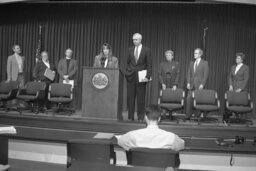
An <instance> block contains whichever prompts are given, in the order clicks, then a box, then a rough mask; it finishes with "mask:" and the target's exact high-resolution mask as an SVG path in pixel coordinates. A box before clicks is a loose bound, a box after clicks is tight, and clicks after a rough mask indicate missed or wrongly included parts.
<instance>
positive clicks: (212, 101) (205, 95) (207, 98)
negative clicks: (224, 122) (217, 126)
mask: <svg viewBox="0 0 256 171" xmlns="http://www.w3.org/2000/svg"><path fill="white" fill-rule="evenodd" d="M192 98H193V107H194V109H196V110H199V111H201V112H203V116H202V117H200V118H196V119H195V120H198V123H199V124H200V122H206V123H211V122H218V119H217V118H211V117H208V116H207V114H208V113H209V112H214V111H219V110H220V101H219V99H218V94H217V92H216V91H215V90H207V89H203V90H195V91H193V92H192Z"/></svg>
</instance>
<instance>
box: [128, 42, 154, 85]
mask: <svg viewBox="0 0 256 171" xmlns="http://www.w3.org/2000/svg"><path fill="white" fill-rule="evenodd" d="M134 50H135V46H133V47H131V48H129V50H128V56H127V66H126V72H125V77H126V80H127V81H128V82H138V71H141V70H147V75H146V77H147V78H148V79H150V77H151V73H152V59H151V54H150V49H149V48H148V47H146V46H143V45H142V48H141V52H140V56H139V59H138V61H137V63H136V61H135V56H134Z"/></svg>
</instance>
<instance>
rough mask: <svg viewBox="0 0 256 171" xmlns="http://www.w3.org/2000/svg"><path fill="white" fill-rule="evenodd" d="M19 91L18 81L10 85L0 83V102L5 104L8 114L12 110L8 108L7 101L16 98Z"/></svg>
mask: <svg viewBox="0 0 256 171" xmlns="http://www.w3.org/2000/svg"><path fill="white" fill-rule="evenodd" d="M18 89H19V82H17V81H10V82H8V83H7V82H5V81H2V82H1V83H0V101H2V102H3V108H4V110H5V111H6V112H7V111H9V110H10V108H9V107H7V106H6V103H7V101H9V100H12V99H15V98H16V96H17V92H18Z"/></svg>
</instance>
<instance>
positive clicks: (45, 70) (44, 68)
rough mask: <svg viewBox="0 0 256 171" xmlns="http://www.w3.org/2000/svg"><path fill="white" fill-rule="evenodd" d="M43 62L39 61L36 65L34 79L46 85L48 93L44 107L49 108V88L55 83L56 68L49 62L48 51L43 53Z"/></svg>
mask: <svg viewBox="0 0 256 171" xmlns="http://www.w3.org/2000/svg"><path fill="white" fill-rule="evenodd" d="M41 58H42V60H41V61H38V62H37V63H36V66H35V68H34V73H33V77H34V78H35V80H36V81H42V82H45V84H46V93H45V100H44V107H47V108H48V107H49V106H48V104H49V103H48V99H47V94H48V87H49V85H50V84H51V83H52V82H53V81H54V79H55V71H54V70H55V66H54V65H53V64H52V63H50V62H49V56H48V52H47V51H43V52H42V53H41Z"/></svg>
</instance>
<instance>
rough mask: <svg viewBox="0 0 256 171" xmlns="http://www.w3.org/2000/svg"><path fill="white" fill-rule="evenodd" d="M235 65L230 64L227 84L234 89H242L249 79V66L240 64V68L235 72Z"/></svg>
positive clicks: (244, 88)
mask: <svg viewBox="0 0 256 171" xmlns="http://www.w3.org/2000/svg"><path fill="white" fill-rule="evenodd" d="M235 70H236V65H234V66H232V68H231V71H230V74H229V78H228V80H229V85H232V86H233V89H234V90H237V89H239V88H240V89H242V90H246V86H247V83H248V80H249V67H248V66H247V65H244V64H243V65H242V66H241V68H240V69H239V70H238V71H237V73H236V74H235Z"/></svg>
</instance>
